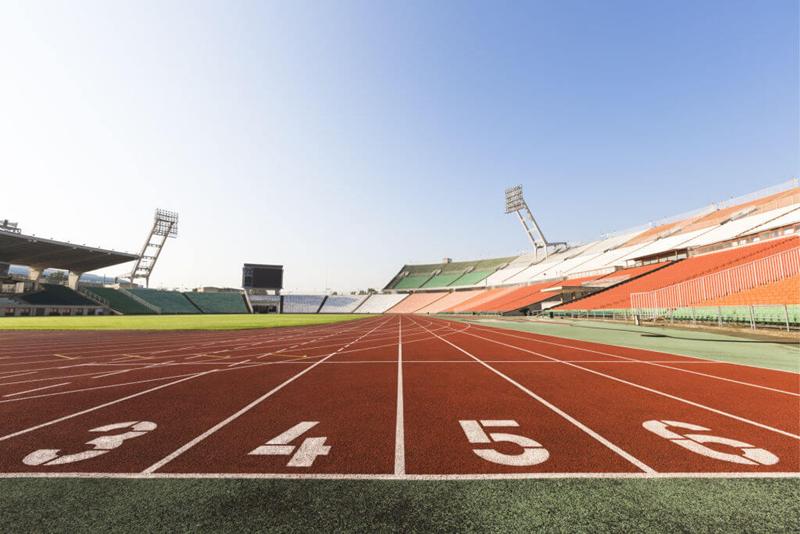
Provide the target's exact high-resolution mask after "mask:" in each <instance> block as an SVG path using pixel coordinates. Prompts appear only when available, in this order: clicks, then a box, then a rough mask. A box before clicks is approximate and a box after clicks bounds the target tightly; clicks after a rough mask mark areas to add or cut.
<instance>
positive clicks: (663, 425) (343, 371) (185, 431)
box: [0, 315, 800, 479]
mask: <svg viewBox="0 0 800 534" xmlns="http://www.w3.org/2000/svg"><path fill="white" fill-rule="evenodd" d="M0 476H3V477H20V476H26V477H28V476H118V477H267V478H270V477H274V478H279V477H298V478H422V479H439V478H443V479H447V478H536V477H541V478H546V477H658V476H741V477H758V476H791V477H797V476H800V375H798V374H797V373H788V372H783V371H772V370H767V369H757V368H753V367H745V366H739V365H733V364H729V363H724V362H712V361H708V360H701V359H696V358H690V357H685V356H676V355H671V354H664V353H657V352H649V351H643V350H638V349H631V348H623V347H616V346H609V345H601V344H597V343H588V342H581V341H575V340H569V339H563V338H556V337H549V336H541V335H536V334H531V333H525V332H517V331H512V330H504V329H498V328H491V327H484V326H477V325H474V324H463V323H457V322H453V321H447V320H443V319H438V318H429V317H419V316H410V315H408V316H376V317H370V318H368V319H364V320H360V321H354V322H349V323H343V324H337V325H325V326H318V327H304V328H281V329H271V330H248V331H236V332H96V333H86V332H49V333H35V332H10V333H2V334H0Z"/></svg>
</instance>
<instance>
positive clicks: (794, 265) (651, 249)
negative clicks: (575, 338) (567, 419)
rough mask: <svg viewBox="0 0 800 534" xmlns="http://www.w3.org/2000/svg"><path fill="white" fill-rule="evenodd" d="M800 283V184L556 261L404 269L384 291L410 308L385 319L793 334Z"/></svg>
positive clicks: (532, 258) (569, 249)
mask: <svg viewBox="0 0 800 534" xmlns="http://www.w3.org/2000/svg"><path fill="white" fill-rule="evenodd" d="M473 273H474V274H475V276H470V274H473ZM799 276H800V187H798V181H797V180H792V181H790V182H787V183H784V184H781V185H779V186H776V187H774V188H771V189H769V190H763V191H759V192H756V193H753V194H751V195H747V196H745V197H740V198H737V199H731V200H728V201H725V202H721V203H718V204H714V205H711V206H707V207H705V208H702V209H699V210H695V211H693V212H690V213H685V214H682V215H679V216H675V217H671V218H668V219H664V220H661V221H659V222H656V223H653V224H650V225H647V226H642V227H638V228H633V229H630V230H626V231H622V232H617V233H615V234H611V235H606V236H603V237H602V238H601V239H598V240H596V241H593V242H590V243H585V244H580V245H571V246H561V247H558V248H557V249H555V250H554V251H553V252H552V253H550V254H542V252H541V251H540V250H536V249H535V250H534V252H532V253H530V254H523V255H521V256H518V257H506V258H497V259H490V260H474V261H465V262H452V261H451V260H449V259H446V260H445V261H443V262H442V263H439V264H422V265H403V267H401V269H400V270H399V272H398V273H397V274H396V275H395V276H394V277H393V278H392V279H391V280H390V282H389V283H388V284H387V285H386V287H385V289H384V292H385V293H389V294H394V295H396V296H397V298H398V302H396V303H393V304H391V305H389V304H390V303H389V301H386V304H387V307H386V309H384V310H382V311H383V312H386V313H421V314H429V313H449V314H469V315H474V314H503V315H531V314H542V313H547V314H548V315H552V316H571V317H606V316H608V317H621V318H622V317H624V318H628V319H632V318H634V317H635V318H639V319H665V318H668V319H669V320H686V319H689V320H694V321H698V320H709V319H708V318H709V317H713V320H714V321H715V322H719V323H722V322H739V323H742V322H744V323H751V324H752V323H755V322H765V323H773V324H776V325H781V326H784V325H785V326H786V327H787V328H789V327H790V326H792V325H794V326H797V324H798V315H800V310H799V308H800V306H798V305H800V287H798V282H800V278H799ZM401 295H405V297H404V298H400V296H401ZM367 302H369V301H367Z"/></svg>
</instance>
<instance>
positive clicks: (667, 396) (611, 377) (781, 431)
mask: <svg viewBox="0 0 800 534" xmlns="http://www.w3.org/2000/svg"><path fill="white" fill-rule="evenodd" d="M467 335H468V336H473V337H477V338H479V339H485V340H486V341H490V342H492V343H496V344H498V345H504V346H506V347H510V348H512V349H517V350H520V351H522V352H527V353H529V354H535V355H537V356H542V357H543V358H548V359H551V360H554V361H557V362H561V363H562V364H564V365H568V366H570V367H574V368H576V369H580V370H582V371H586V372H587V373H592V374H595V375H597V376H602V377H603V378H607V379H609V380H613V381H615V382H619V383H621V384H625V385H628V386H631V387H634V388H637V389H641V390H644V391H647V392H649V393H654V394H656V395H660V396H662V397H666V398H668V399H672V400H675V401H678V402H682V403H684V404H688V405H690V406H694V407H695V408H700V409H703V410H707V411H709V412H713V413H716V414H718V415H722V416H725V417H729V418H731V419H735V420H737V421H740V422H742V423H747V424H749V425H753V426H756V427H759V428H763V429H764V430H769V431H770V432H775V433H777V434H781V435H784V436H787V437H790V438H793V439H800V436H798V435H797V434H792V433H791V432H787V431H785V430H781V429H780V428H775V427H772V426H769V425H765V424H763V423H759V422H757V421H753V420H751V419H747V418H746V417H740V416H738V415H734V414H732V413H728V412H725V411H723V410H718V409H717V408H712V407H711V406H706V405H704V404H700V403H699V402H694V401H690V400H688V399H684V398H682V397H678V396H676V395H672V394H670V393H667V392H665V391H660V390H658V389H653V388H650V387H647V386H643V385H641V384H636V383H635V382H630V381H628V380H624V379H622V378H618V377H616V376H612V375H607V374H605V373H602V372H600V371H595V370H594V369H588V368H586V367H582V366H580V365H576V364H573V363H572V362H569V361H567V360H559V359H558V358H555V357H553V356H548V355H546V354H542V353H539V352H536V351H533V350H529V349H525V348H522V347H517V346H515V345H509V344H508V343H503V342H502V341H498V340H496V339H491V338H488V337H484V336H479V335H477V334H472V333H470V334H467Z"/></svg>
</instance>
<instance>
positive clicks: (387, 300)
mask: <svg viewBox="0 0 800 534" xmlns="http://www.w3.org/2000/svg"><path fill="white" fill-rule="evenodd" d="M406 297H408V295H406V294H404V293H388V294H379V293H375V294H372V295H370V296H369V297H368V298H367V300H365V301H364V302H363V303H362V304H361V306H359V307H358V308H356V310H355V313H384V312H385V311H386V310H388V309H389V308H391V307H393V306H395V305H397V304H398V303H399V302H401V301H402V300H404V299H405V298H406Z"/></svg>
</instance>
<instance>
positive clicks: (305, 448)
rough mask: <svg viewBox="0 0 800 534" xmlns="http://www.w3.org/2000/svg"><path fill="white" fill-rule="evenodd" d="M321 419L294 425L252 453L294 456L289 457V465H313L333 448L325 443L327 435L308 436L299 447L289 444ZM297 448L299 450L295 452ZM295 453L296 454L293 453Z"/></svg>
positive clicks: (251, 453)
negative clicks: (319, 457) (318, 457)
mask: <svg viewBox="0 0 800 534" xmlns="http://www.w3.org/2000/svg"><path fill="white" fill-rule="evenodd" d="M318 424H319V421H303V422H302V423H298V424H296V425H294V426H293V427H292V428H290V429H289V430H287V431H286V432H284V433H283V434H280V435H278V436H275V437H274V438H272V439H271V440H269V441H268V442H266V443H265V444H264V445H261V446H260V447H256V448H255V449H253V450H252V451H250V453H249V454H250V455H254V456H290V455H291V456H292V457H291V459H289V463H287V464H286V465H287V466H288V467H311V466H312V465H313V464H314V460H316V459H317V456H327V455H328V453H329V452H330V450H331V448H330V446H329V445H325V440H326V439H328V438H326V437H319V438H306V439H304V440H303V443H301V444H300V446H299V447H295V446H294V445H289V444H290V443H291V442H292V441H294V440H295V439H297V438H299V437H300V436H302V435H303V434H305V433H306V432H308V431H309V430H311V429H312V428H314V427H315V426H317V425H318ZM295 448H297V452H295ZM292 453H294V454H292Z"/></svg>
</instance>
